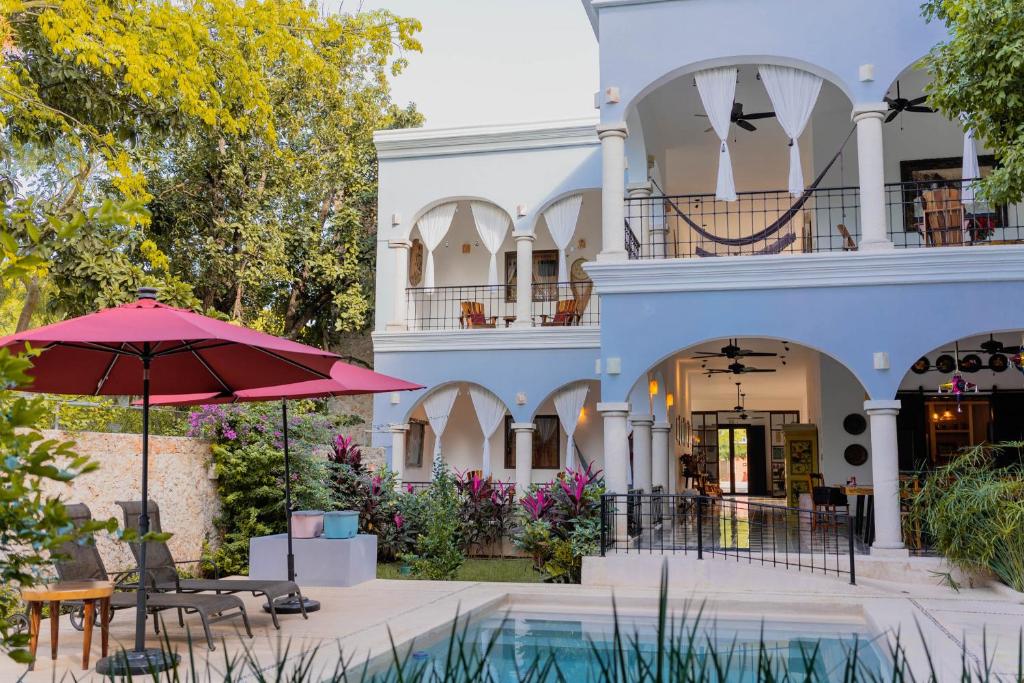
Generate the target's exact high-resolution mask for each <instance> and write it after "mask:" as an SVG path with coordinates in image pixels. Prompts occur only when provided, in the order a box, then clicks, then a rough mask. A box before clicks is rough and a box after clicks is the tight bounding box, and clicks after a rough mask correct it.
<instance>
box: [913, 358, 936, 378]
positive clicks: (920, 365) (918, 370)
mask: <svg viewBox="0 0 1024 683" xmlns="http://www.w3.org/2000/svg"><path fill="white" fill-rule="evenodd" d="M931 369H932V362H931V361H930V360H928V358H927V357H925V356H921V357H920V358H918V359H917V362H916V363H914V364H913V365H911V366H910V371H911V372H913V373H914V374H915V375H923V374H924V373H926V372H928V371H929V370H931Z"/></svg>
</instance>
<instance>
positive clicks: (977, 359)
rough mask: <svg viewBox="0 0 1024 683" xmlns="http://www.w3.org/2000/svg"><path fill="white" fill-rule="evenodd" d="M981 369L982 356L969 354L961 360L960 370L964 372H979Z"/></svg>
mask: <svg viewBox="0 0 1024 683" xmlns="http://www.w3.org/2000/svg"><path fill="white" fill-rule="evenodd" d="M981 368H982V363H981V356H979V355H978V354H976V353H969V354H967V355H966V356H964V357H963V358H961V359H960V369H961V370H963V371H964V372H977V371H978V370H981Z"/></svg>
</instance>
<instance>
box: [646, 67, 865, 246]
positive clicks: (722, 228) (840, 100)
mask: <svg viewBox="0 0 1024 683" xmlns="http://www.w3.org/2000/svg"><path fill="white" fill-rule="evenodd" d="M773 63H774V62H772V61H771V60H767V59H766V60H764V61H760V62H753V63H751V62H746V63H740V64H738V65H736V67H735V68H736V79H737V80H736V90H735V96H734V98H733V103H732V112H731V116H728V117H727V118H729V119H731V122H729V123H727V124H726V126H727V130H728V135H727V138H726V144H727V146H728V150H729V156H730V157H731V168H732V175H733V178H734V185H735V190H736V198H735V200H733V201H723V200H721V199H719V197H718V196H716V186H717V185H718V181H717V178H718V174H717V169H718V168H719V166H720V164H721V163H724V162H722V159H723V158H724V157H723V156H722V155H721V154H720V151H721V146H722V142H721V140H720V139H719V135H718V132H717V131H716V130H715V129H714V126H713V125H712V120H711V119H709V118H708V110H707V108H706V106H705V104H704V102H703V101H702V97H701V94H700V92H699V88H698V85H697V77H696V76H695V73H696V71H697V70H698V69H693V70H687V71H686V72H684V73H681V74H680V73H676V74H673V75H672V76H671V77H669V78H667V79H665V80H663V81H661V82H659V83H658V84H657V85H656V86H653V87H652V88H650V89H649V90H647V91H646V92H645V94H643V95H642V96H641V97H640V98H638V99H637V100H636V101H635V104H633V105H632V110H633V111H635V118H636V119H637V121H638V122H639V124H640V127H641V128H642V131H643V144H644V147H645V151H646V161H647V177H649V178H650V180H651V182H652V184H653V186H654V188H653V192H654V196H653V197H652V198H646V197H637V196H633V197H631V199H630V203H629V205H628V207H627V215H628V217H629V222H630V227H631V229H633V231H634V232H635V233H637V234H638V236H639V237H640V241H641V243H644V244H646V242H647V238H645V237H643V236H640V235H639V233H646V232H648V231H653V232H654V239H655V241H656V242H657V240H659V239H662V238H661V237H660V236H659V235H658V233H659V231H661V230H664V231H665V232H666V234H665V236H664V238H663V239H664V241H665V249H664V252H665V255H667V256H668V257H693V256H698V257H707V256H724V255H732V254H759V253H780V252H809V251H831V250H842V249H844V248H847V247H850V246H851V245H855V244H856V241H857V239H858V223H859V217H858V201H857V197H858V193H857V191H856V185H857V173H856V161H855V157H854V160H853V162H852V163H851V162H850V159H849V156H848V154H849V152H850V151H851V150H852V149H853V147H854V144H853V141H852V139H851V138H850V137H849V133H850V130H851V128H852V123H851V122H850V111H851V108H852V104H851V102H850V99H849V97H848V96H847V94H846V93H845V92H844V90H843V89H842V88H841V87H840V86H839V85H837V84H836V83H837V82H836V81H833V80H831V79H830V78H829V77H828V75H827V74H826V75H824V76H823V75H822V74H820V73H814V72H815V71H817V70H815V69H813V67H811V66H809V65H804V66H802V67H801V66H798V65H793V68H797V69H799V70H800V71H801V73H804V74H807V75H809V76H811V77H812V78H821V79H822V80H821V86H820V91H819V92H818V94H817V96H816V98H815V99H814V100H813V109H812V111H811V113H810V115H809V117H808V119H807V122H806V125H805V127H804V129H803V131H802V133H801V134H800V135H799V136H798V138H797V142H798V144H797V147H798V149H799V157H798V158H799V167H800V170H801V172H802V175H803V183H802V187H804V188H812V187H813V188H814V191H813V192H812V193H811V195H810V196H809V197H808V198H807V199H806V200H804V201H803V202H800V203H799V204H797V200H798V197H796V196H793V195H792V194H791V192H790V189H789V188H790V185H791V183H790V164H791V157H790V148H791V146H790V138H789V136H788V134H787V133H786V132H785V130H783V127H782V126H781V125H780V122H779V119H778V116H777V112H775V111H774V106H773V104H772V100H771V98H770V97H769V95H768V90H767V89H766V87H765V84H764V82H763V81H762V77H761V74H760V71H759V65H760V64H773ZM734 64H735V63H734ZM714 66H726V65H722V64H715V65H714ZM729 66H732V65H729ZM705 67H706V65H702V66H701V67H700V68H701V69H704V68H705ZM812 74H813V75H812ZM633 156H637V155H636V154H634V155H633ZM636 175H637V173H636V170H635V169H632V170H631V176H633V177H634V178H635V177H636ZM819 176H821V177H820V178H819ZM794 207H796V208H795V209H794ZM791 209H794V210H793V211H792V212H791V214H792V215H789V214H788V212H790V210H791ZM780 222H781V223H782V224H781V225H779V223H780ZM840 225H841V226H842V228H840V227H838V226H840ZM847 237H849V239H847ZM650 251H651V253H652V255H653V256H658V255H659V251H660V250H659V249H657V248H654V249H650Z"/></svg>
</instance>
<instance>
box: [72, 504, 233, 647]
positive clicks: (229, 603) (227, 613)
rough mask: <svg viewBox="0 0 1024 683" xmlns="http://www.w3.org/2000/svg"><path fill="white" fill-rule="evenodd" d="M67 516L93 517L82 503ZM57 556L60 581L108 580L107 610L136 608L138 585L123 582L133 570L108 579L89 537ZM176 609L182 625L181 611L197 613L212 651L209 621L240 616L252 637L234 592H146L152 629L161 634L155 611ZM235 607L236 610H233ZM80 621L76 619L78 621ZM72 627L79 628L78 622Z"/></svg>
mask: <svg viewBox="0 0 1024 683" xmlns="http://www.w3.org/2000/svg"><path fill="white" fill-rule="evenodd" d="M67 511H68V515H69V516H70V517H71V522H72V523H73V524H74V525H75V526H76V527H80V526H82V525H83V524H85V523H86V522H88V521H89V520H91V519H92V514H91V513H90V512H89V508H88V507H86V506H85V505H82V504H81V503H78V504H74V505H68V506H67ZM59 555H60V559H59V560H57V563H56V567H57V576H58V577H59V578H60V580H61V581H78V580H84V579H95V580H99V581H111V580H113V581H114V583H115V587H116V588H117V590H115V591H114V594H113V595H112V596H111V598H110V610H111V612H115V611H117V610H125V609H132V610H134V609H135V607H136V599H137V598H136V593H135V592H134V591H135V589H136V588H137V587H138V584H137V583H135V582H132V583H130V584H129V583H126V582H125V579H126V578H127V577H128V575H129V574H133V573H135V570H134V569H132V570H129V571H127V572H121V573H120V574H117V575H115V576H114V577H113V579H111V577H110V575H109V574H108V573H107V569H106V567H105V566H104V565H103V558H101V557H100V554H99V551H98V550H96V544H95V542H93V541H92V539H89V540H88V541H87V542H84V543H77V542H75V541H69V542H67V543H64V544H63V545H62V546H61V548H60V550H59ZM68 604H69V605H71V606H77V608H78V609H81V608H82V607H83V605H82V604H81V603H77V604H76V603H75V602H69V603H68ZM169 609H173V610H177V612H178V624H179V625H180V626H184V625H185V619H184V616H183V615H184V614H198V615H199V618H200V619H201V620H202V622H203V631H204V633H205V634H206V644H207V646H209V648H210V649H211V650H214V649H216V647H215V646H214V644H213V636H212V634H211V633H210V624H214V623H216V622H218V621H224V620H225V619H233V618H235V617H238V616H241V617H242V623H243V624H245V631H246V633H248V634H249V637H250V638H252V629H251V628H250V627H249V616H248V615H247V614H246V613H245V605H244V604H243V603H242V601H241V600H240V599H238V598H237V597H236V596H234V595H196V594H194V593H159V592H152V591H148V592H147V595H146V611H147V612H149V613H150V614H152V615H153V628H154V629H155V630H156V632H157V633H160V620H159V619H158V618H157V617H156V614H157V612H162V611H164V610H169ZM235 610H237V611H235ZM80 623H81V622H79V624H80ZM72 624H73V625H75V628H77V629H79V630H81V628H80V625H79V624H75V621H74V618H72Z"/></svg>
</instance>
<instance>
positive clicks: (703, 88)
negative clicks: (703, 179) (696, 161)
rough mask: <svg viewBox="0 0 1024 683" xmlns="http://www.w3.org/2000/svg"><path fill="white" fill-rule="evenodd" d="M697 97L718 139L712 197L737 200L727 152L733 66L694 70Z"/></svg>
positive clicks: (733, 86) (733, 82) (733, 92)
mask: <svg viewBox="0 0 1024 683" xmlns="http://www.w3.org/2000/svg"><path fill="white" fill-rule="evenodd" d="M694 78H695V79H696V81H697V91H698V92H699V93H700V101H701V103H702V104H703V105H704V111H705V112H707V115H708V121H709V122H710V123H711V127H712V128H714V129H715V134H716V135H717V136H718V139H719V140H720V141H721V148H720V151H719V153H718V184H717V185H716V188H715V199H721V200H722V201H727V202H734V201H736V183H735V182H734V181H733V179H732V158H731V157H730V156H729V144H728V142H727V140H728V139H729V124H730V121H729V119H730V117H731V116H732V103H733V100H735V99H736V67H734V66H727V67H722V68H720V69H706V70H704V71H698V72H697V73H696V74H694Z"/></svg>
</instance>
